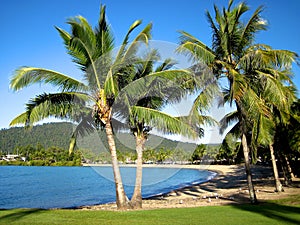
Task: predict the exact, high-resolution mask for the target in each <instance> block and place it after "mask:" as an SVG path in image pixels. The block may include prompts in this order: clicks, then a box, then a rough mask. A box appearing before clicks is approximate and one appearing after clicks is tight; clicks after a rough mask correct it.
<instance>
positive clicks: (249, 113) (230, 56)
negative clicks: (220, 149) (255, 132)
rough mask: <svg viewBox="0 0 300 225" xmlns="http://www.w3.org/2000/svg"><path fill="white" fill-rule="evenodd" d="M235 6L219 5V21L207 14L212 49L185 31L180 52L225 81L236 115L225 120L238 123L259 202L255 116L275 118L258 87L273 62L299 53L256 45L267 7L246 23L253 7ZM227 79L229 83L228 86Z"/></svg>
mask: <svg viewBox="0 0 300 225" xmlns="http://www.w3.org/2000/svg"><path fill="white" fill-rule="evenodd" d="M232 4H233V0H230V1H229V4H228V7H227V8H225V7H224V8H223V9H222V10H220V9H219V8H218V7H217V6H216V5H215V6H214V11H215V20H214V19H213V18H212V16H211V14H210V13H209V12H207V13H206V16H207V18H208V21H209V23H210V26H211V28H212V32H213V36H212V47H211V48H210V47H209V46H207V45H205V44H204V43H202V42H201V41H200V40H198V39H197V38H196V37H194V36H192V35H190V34H188V33H186V32H183V31H182V32H181V34H182V36H181V43H182V44H181V46H180V48H179V51H180V52H184V53H187V54H189V55H190V56H191V57H192V58H193V59H194V60H195V61H200V62H205V63H206V64H207V66H208V67H209V68H211V71H212V72H213V74H214V75H215V77H216V79H218V80H220V81H221V80H222V82H220V86H221V88H222V89H223V92H224V95H223V99H224V102H225V103H229V104H230V105H231V106H232V105H233V104H234V105H235V107H236V112H235V113H231V114H230V115H227V117H226V119H225V120H226V124H229V122H231V121H232V120H233V119H237V120H238V125H236V126H235V127H234V128H233V129H235V133H238V134H239V137H240V139H241V144H242V148H243V153H244V161H245V169H246V174H247V183H248V188H249V194H250V201H251V202H252V203H256V202H257V199H256V195H255V191H254V186H253V183H252V174H251V169H250V160H249V157H250V155H249V154H250V150H249V144H248V142H249V136H250V137H251V132H252V130H251V127H252V126H253V121H255V120H256V117H255V116H257V115H261V119H262V121H264V122H265V123H268V124H270V122H271V117H272V115H271V112H270V110H269V105H268V104H266V102H265V99H263V98H262V97H261V96H260V95H259V93H258V91H259V90H258V88H257V86H256V85H257V83H258V82H259V81H260V80H264V79H266V80H269V76H270V73H271V71H272V70H273V71H274V73H275V72H276V68H274V66H272V67H270V64H271V62H272V63H275V65H282V66H286V65H289V64H290V62H292V61H294V60H295V58H296V54H295V53H293V52H290V51H285V50H278V51H277V50H272V49H267V48H265V49H263V48H262V46H263V45H254V40H255V35H256V34H257V32H258V31H261V30H265V29H266V22H265V21H264V20H263V19H262V18H261V13H262V10H263V7H258V8H257V9H256V10H255V12H254V13H253V14H252V16H251V17H250V19H249V20H248V21H247V22H246V23H243V22H242V21H241V17H242V16H243V15H244V14H245V13H246V12H247V11H249V7H248V6H247V5H246V3H244V2H242V3H240V4H238V5H237V6H235V7H234V8H232ZM262 65H263V66H262ZM260 68H263V70H259V69H260ZM266 71H269V73H266ZM271 74H273V73H271ZM224 79H225V80H226V81H227V84H224ZM269 91H272V90H271V89H269ZM271 93H272V92H271ZM273 94H274V93H273ZM260 132H261V131H260Z"/></svg>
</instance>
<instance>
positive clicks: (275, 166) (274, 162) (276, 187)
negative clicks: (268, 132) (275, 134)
mask: <svg viewBox="0 0 300 225" xmlns="http://www.w3.org/2000/svg"><path fill="white" fill-rule="evenodd" d="M269 148H270V153H271V159H272V165H273V172H274V179H275V191H276V192H282V191H283V189H282V185H281V183H280V180H279V175H278V169H277V164H276V159H275V154H274V148H273V145H272V144H270V145H269Z"/></svg>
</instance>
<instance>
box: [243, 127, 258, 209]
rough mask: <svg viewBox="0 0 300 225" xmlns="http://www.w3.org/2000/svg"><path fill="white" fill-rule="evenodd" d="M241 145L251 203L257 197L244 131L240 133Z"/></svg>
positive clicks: (254, 202)
mask: <svg viewBox="0 0 300 225" xmlns="http://www.w3.org/2000/svg"><path fill="white" fill-rule="evenodd" d="M242 146H243V152H244V159H245V169H246V175H247V183H248V189H249V194H250V201H251V203H252V204H256V203H257V199H256V194H255V190H254V186H253V182H252V173H251V168H250V160H249V148H248V144H247V139H246V135H245V134H244V133H243V134H242Z"/></svg>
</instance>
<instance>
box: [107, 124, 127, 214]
mask: <svg viewBox="0 0 300 225" xmlns="http://www.w3.org/2000/svg"><path fill="white" fill-rule="evenodd" d="M105 131H106V137H107V142H108V146H109V150H110V154H111V162H112V168H113V173H114V180H115V185H116V203H117V207H118V209H127V208H130V207H129V201H128V198H127V196H126V194H125V191H124V187H123V182H122V177H121V173H120V168H119V164H118V159H117V150H116V145H115V140H114V137H113V131H112V126H111V123H110V122H107V123H106V125H105Z"/></svg>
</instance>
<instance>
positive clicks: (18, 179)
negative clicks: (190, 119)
mask: <svg viewBox="0 0 300 225" xmlns="http://www.w3.org/2000/svg"><path fill="white" fill-rule="evenodd" d="M121 174H122V178H123V183H124V188H125V192H126V194H127V196H128V197H129V198H130V197H131V196H132V193H133V189H134V182H135V168H134V167H121ZM215 175H216V174H215V173H214V172H211V171H207V170H196V169H176V168H157V167H155V168H143V186H142V195H143V197H144V198H145V197H151V196H155V195H158V194H162V193H167V192H170V191H171V190H174V189H178V188H182V187H185V186H190V185H192V184H197V183H202V182H205V181H207V180H210V179H211V178H212V177H214V176H215ZM114 201H115V186H114V182H113V173H112V168H111V167H103V166H97V167H39V166H31V167H27V166H0V209H12V208H41V209H50V208H74V207H79V206H84V205H96V204H103V203H109V202H114Z"/></svg>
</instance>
